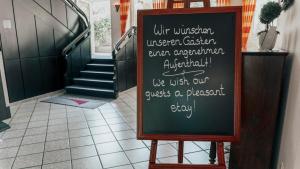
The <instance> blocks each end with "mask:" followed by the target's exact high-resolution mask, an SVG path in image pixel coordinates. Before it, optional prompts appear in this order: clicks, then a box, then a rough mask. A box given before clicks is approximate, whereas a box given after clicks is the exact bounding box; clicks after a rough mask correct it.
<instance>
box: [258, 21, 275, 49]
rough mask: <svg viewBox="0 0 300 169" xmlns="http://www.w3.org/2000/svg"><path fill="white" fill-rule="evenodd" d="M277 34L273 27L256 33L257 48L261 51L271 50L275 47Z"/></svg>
mask: <svg viewBox="0 0 300 169" xmlns="http://www.w3.org/2000/svg"><path fill="white" fill-rule="evenodd" d="M278 34H279V32H278V31H277V30H276V27H275V26H271V27H270V28H269V29H268V30H265V31H262V32H259V33H258V36H259V38H258V39H259V48H260V49H261V50H272V49H273V48H274V47H275V44H276V40H277V36H278Z"/></svg>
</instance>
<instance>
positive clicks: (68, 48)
mask: <svg viewBox="0 0 300 169" xmlns="http://www.w3.org/2000/svg"><path fill="white" fill-rule="evenodd" d="M65 3H66V4H67V5H68V6H69V7H71V8H72V9H74V10H75V12H76V13H77V14H78V15H79V16H80V17H81V18H82V20H83V21H84V24H85V29H84V31H83V32H81V33H80V34H79V35H78V36H77V37H76V38H75V39H74V40H73V41H71V42H70V43H69V44H68V45H67V46H66V47H65V48H64V49H63V50H62V55H63V56H65V57H67V56H68V55H69V54H70V53H71V52H72V51H73V50H74V49H75V48H76V47H77V46H78V45H79V44H80V43H81V42H83V41H84V40H85V39H86V38H88V37H89V36H90V33H91V25H90V22H89V20H88V18H87V16H86V15H85V13H84V12H83V11H82V10H81V9H80V8H79V7H78V6H77V5H76V4H75V3H74V2H73V1H72V0H65Z"/></svg>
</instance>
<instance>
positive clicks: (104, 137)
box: [93, 133, 116, 144]
mask: <svg viewBox="0 0 300 169" xmlns="http://www.w3.org/2000/svg"><path fill="white" fill-rule="evenodd" d="M93 139H94V142H95V144H98V143H106V142H111V141H116V139H115V137H114V135H113V134H112V133H105V134H98V135H93Z"/></svg>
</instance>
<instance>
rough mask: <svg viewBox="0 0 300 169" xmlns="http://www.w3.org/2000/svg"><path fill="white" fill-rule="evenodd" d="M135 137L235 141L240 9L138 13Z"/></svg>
mask: <svg viewBox="0 0 300 169" xmlns="http://www.w3.org/2000/svg"><path fill="white" fill-rule="evenodd" d="M137 50H138V63H137V64H138V138H139V139H150V140H174V139H175V140H178V139H180V140H211V141H214V140H215V141H235V140H237V139H238V138H239V128H240V124H239V123H240V122H239V121H240V99H241V58H240V57H241V8H240V7H222V8H202V9H175V10H174V9H163V10H142V11H138V49H137Z"/></svg>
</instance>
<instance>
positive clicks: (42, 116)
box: [30, 113, 49, 121]
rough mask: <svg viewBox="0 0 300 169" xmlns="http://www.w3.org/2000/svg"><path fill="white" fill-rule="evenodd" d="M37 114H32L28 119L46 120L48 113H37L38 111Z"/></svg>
mask: <svg viewBox="0 0 300 169" xmlns="http://www.w3.org/2000/svg"><path fill="white" fill-rule="evenodd" d="M36 114H38V115H32V116H31V118H30V121H43V120H48V116H49V115H48V114H42V115H41V114H39V113H36Z"/></svg>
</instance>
